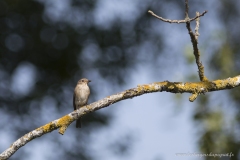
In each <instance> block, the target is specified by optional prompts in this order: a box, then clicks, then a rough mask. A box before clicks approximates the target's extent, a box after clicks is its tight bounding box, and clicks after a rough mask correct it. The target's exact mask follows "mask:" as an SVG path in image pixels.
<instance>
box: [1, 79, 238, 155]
mask: <svg viewBox="0 0 240 160" xmlns="http://www.w3.org/2000/svg"><path fill="white" fill-rule="evenodd" d="M238 86H240V75H238V76H236V77H233V78H227V79H224V80H215V81H205V82H186V83H183V82H169V81H164V82H155V83H151V84H145V85H138V86H137V87H136V88H132V89H128V90H126V91H123V92H120V93H117V94H114V95H111V96H108V97H106V98H104V99H102V100H99V101H97V102H94V103H91V104H89V105H86V106H84V107H82V108H80V109H78V110H75V111H73V112H71V113H69V114H67V115H65V116H63V117H62V118H59V119H57V120H54V121H52V122H50V123H48V124H46V125H44V126H42V127H39V128H37V129H35V130H33V131H31V132H29V133H27V134H25V135H24V136H23V137H21V138H19V139H18V140H17V141H15V142H14V143H13V144H12V145H11V146H10V147H9V148H8V149H7V150H5V151H4V152H3V153H1V154H0V159H1V160H5V159H8V158H10V156H12V155H13V154H14V153H15V152H16V151H17V150H18V149H19V148H21V147H22V146H24V145H25V144H27V143H28V142H30V141H31V140H33V139H35V138H37V137H40V136H42V135H44V134H47V133H49V132H52V131H53V130H56V129H58V128H59V133H60V134H62V135H63V134H64V132H65V131H66V129H67V127H68V126H69V125H70V124H71V123H72V122H73V121H75V120H77V119H78V118H80V117H82V116H83V115H85V114H87V113H90V112H93V111H96V110H99V109H101V108H104V107H107V106H109V105H111V104H114V103H117V102H119V101H121V100H125V99H129V98H133V97H136V96H140V95H143V94H146V93H153V92H163V91H166V92H171V93H191V94H192V95H191V96H190V97H189V100H190V101H191V102H192V101H194V100H195V99H196V98H197V96H198V95H199V94H204V93H206V92H212V91H218V90H224V89H231V88H235V87H238Z"/></svg>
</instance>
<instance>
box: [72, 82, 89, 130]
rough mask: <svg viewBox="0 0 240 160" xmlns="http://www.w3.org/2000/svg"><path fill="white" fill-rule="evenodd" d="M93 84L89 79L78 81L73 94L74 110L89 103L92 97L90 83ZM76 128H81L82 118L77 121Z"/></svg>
mask: <svg viewBox="0 0 240 160" xmlns="http://www.w3.org/2000/svg"><path fill="white" fill-rule="evenodd" d="M89 82H91V81H90V80H88V79H87V78H82V79H80V80H79V81H78V83H77V85H76V87H75V89H74V94H73V107H74V110H76V109H78V108H81V107H83V106H85V105H86V104H87V102H88V97H89V95H90V88H89V87H88V83H89ZM76 128H81V118H79V119H78V120H77V123H76Z"/></svg>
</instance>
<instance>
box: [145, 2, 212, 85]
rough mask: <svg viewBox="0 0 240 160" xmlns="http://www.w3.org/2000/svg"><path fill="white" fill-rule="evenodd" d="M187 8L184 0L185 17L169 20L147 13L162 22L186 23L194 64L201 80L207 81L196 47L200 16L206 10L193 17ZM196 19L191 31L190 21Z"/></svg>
mask: <svg viewBox="0 0 240 160" xmlns="http://www.w3.org/2000/svg"><path fill="white" fill-rule="evenodd" d="M188 10H189V6H188V0H185V19H184V20H170V19H164V18H162V17H160V16H158V15H156V14H154V13H153V12H152V11H150V10H149V11H148V13H150V14H151V15H153V16H154V17H156V18H158V19H160V20H161V21H164V22H168V23H186V27H187V30H188V33H189V35H190V38H191V41H192V45H193V54H194V56H195V59H196V64H197V66H198V75H199V78H200V80H201V81H208V79H207V77H206V76H205V75H204V66H203V64H202V63H201V62H200V51H199V49H198V36H199V35H200V34H199V32H198V30H199V25H200V17H201V16H204V14H206V13H207V11H204V12H203V13H202V14H200V13H199V12H197V13H196V17H194V18H191V19H190V18H189V15H188ZM194 20H196V28H195V33H193V32H192V29H191V26H190V22H191V21H194Z"/></svg>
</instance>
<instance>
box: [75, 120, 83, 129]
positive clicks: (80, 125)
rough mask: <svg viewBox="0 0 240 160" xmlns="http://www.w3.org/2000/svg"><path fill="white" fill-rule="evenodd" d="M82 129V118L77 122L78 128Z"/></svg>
mask: <svg viewBox="0 0 240 160" xmlns="http://www.w3.org/2000/svg"><path fill="white" fill-rule="evenodd" d="M81 127H82V123H81V118H79V119H78V120H77V121H76V128H81Z"/></svg>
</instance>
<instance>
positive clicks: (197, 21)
mask: <svg viewBox="0 0 240 160" xmlns="http://www.w3.org/2000/svg"><path fill="white" fill-rule="evenodd" d="M196 16H199V12H196ZM199 25H200V18H197V19H196V27H195V38H196V40H198V36H200V34H199V32H198V30H199Z"/></svg>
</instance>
